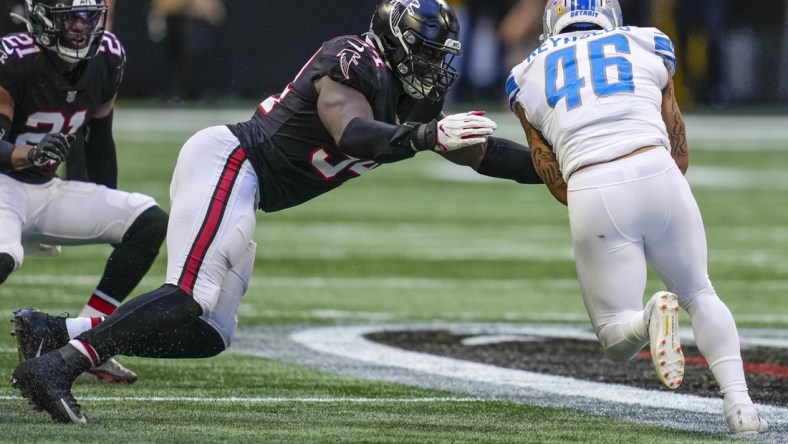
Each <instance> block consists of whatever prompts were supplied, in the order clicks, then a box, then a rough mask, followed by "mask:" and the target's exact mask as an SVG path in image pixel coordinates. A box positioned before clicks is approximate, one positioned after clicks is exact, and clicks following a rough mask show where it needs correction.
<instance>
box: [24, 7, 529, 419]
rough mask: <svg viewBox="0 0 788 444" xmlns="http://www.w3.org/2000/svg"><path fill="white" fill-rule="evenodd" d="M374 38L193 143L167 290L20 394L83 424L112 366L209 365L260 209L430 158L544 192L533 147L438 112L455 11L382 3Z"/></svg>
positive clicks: (325, 56)
mask: <svg viewBox="0 0 788 444" xmlns="http://www.w3.org/2000/svg"><path fill="white" fill-rule="evenodd" d="M370 28H371V29H370V32H369V33H367V34H366V35H364V36H361V37H358V36H342V37H338V38H335V39H333V40H330V41H328V42H326V43H324V44H323V45H322V47H321V48H320V49H319V50H318V51H317V53H315V55H314V56H313V57H312V58H311V59H310V60H309V61H307V63H306V64H305V65H304V67H303V68H302V69H301V71H300V72H299V73H298V75H297V76H296V77H295V79H294V80H293V81H292V82H291V83H290V84H288V85H287V87H286V88H285V89H284V91H282V93H281V94H279V95H276V96H273V97H270V98H268V99H266V100H264V101H263V102H262V103H260V104H259V106H258V107H257V110H256V111H255V113H254V115H253V116H252V118H251V119H250V120H248V121H246V122H242V123H238V124H233V125H224V126H216V127H212V128H207V129H205V130H202V131H200V132H198V133H197V134H195V135H194V136H193V137H192V138H191V139H189V140H188V141H187V142H186V144H185V145H184V146H183V148H182V150H181V152H180V155H179V158H178V163H177V165H176V167H175V172H174V175H173V179H172V185H171V188H170V191H171V196H172V208H171V216H170V227H169V230H168V236H167V249H168V268H167V280H166V283H165V284H164V285H163V286H162V287H160V288H159V289H157V290H155V291H152V292H149V293H147V294H144V295H142V296H139V297H136V298H134V299H131V300H130V301H129V302H127V303H125V304H123V305H121V306H120V307H119V308H118V310H117V311H115V313H114V314H113V315H111V316H110V317H108V318H107V319H106V320H105V321H104V322H103V323H101V324H99V325H98V326H97V327H95V328H93V329H91V330H88V331H86V332H84V333H83V334H81V335H79V336H78V337H77V338H76V339H74V340H72V341H70V342H69V344H68V345H66V346H64V347H61V348H59V349H57V350H54V351H52V352H50V353H47V354H45V355H43V356H41V357H40V358H36V359H32V360H28V361H25V362H23V363H22V364H20V365H19V367H17V369H16V370H15V371H14V375H13V378H12V382H13V384H14V386H15V387H17V388H18V389H20V390H21V392H22V395H23V396H25V397H26V398H29V399H30V400H31V401H32V402H33V403H34V404H35V405H37V406H38V407H40V408H43V409H44V410H46V411H47V412H48V413H49V414H50V415H51V416H52V418H53V419H55V420H56V421H63V422H71V421H73V422H86V421H87V418H86V417H85V416H84V415H83V414H82V413H81V411H80V408H79V405H78V404H77V403H76V401H75V399H74V398H73V396H72V394H71V386H72V383H73V381H74V380H75V379H76V377H77V376H78V375H79V374H80V373H82V372H83V371H85V370H87V369H89V368H91V367H93V366H95V365H99V364H101V363H102V362H103V361H104V360H105V359H106V357H107V356H114V355H118V354H119V355H129V356H146V357H158V358H204V357H209V356H214V355H216V354H218V353H220V352H222V351H223V350H225V349H226V348H227V347H228V346H229V345H230V340H231V338H232V335H233V332H234V330H235V327H236V324H237V311H238V306H239V304H240V302H241V298H242V297H243V295H244V293H245V291H246V288H247V286H248V282H249V279H250V277H251V273H252V266H253V262H254V256H255V243H254V242H253V240H252V239H253V235H254V229H255V209H256V208H260V209H261V210H263V211H266V212H271V211H278V210H282V209H285V208H289V207H292V206H295V205H299V204H301V203H303V202H306V201H308V200H310V199H312V198H314V197H316V196H318V195H320V194H322V193H325V192H327V191H330V190H332V189H334V188H336V187H338V186H340V185H341V184H342V183H344V182H345V181H347V180H350V179H353V178H356V177H358V176H360V175H362V174H364V173H365V172H366V171H369V170H370V169H373V168H376V167H378V166H380V165H381V164H385V163H391V162H397V161H400V160H404V159H408V158H411V157H413V156H414V155H416V154H417V153H418V152H420V151H436V152H438V153H440V154H442V155H444V156H445V157H447V158H449V159H450V160H452V161H455V162H457V163H460V164H463V165H469V166H471V167H472V168H474V169H475V170H477V171H478V172H479V173H482V174H486V175H489V176H494V177H503V178H508V179H513V180H516V181H518V182H521V183H541V179H539V177H538V176H537V175H536V174H535V171H534V168H533V164H532V163H531V160H530V153H529V152H528V150H527V149H526V148H525V147H523V146H521V145H517V144H516V143H514V142H511V141H508V140H503V139H499V138H495V137H489V135H490V134H491V133H492V131H493V130H494V129H495V123H494V122H492V121H491V120H489V119H487V118H485V117H483V116H482V115H481V113H478V112H469V113H462V114H455V115H451V116H448V117H446V116H444V115H443V114H442V113H441V110H442V107H443V98H444V95H445V94H446V92H447V90H448V89H449V87H450V86H451V84H452V82H453V81H454V80H455V78H456V76H457V75H456V72H455V71H454V69H453V68H452V67H451V61H452V59H453V58H454V56H456V55H459V53H460V43H459V27H458V24H457V19H456V17H455V15H454V13H453V12H452V10H451V9H450V8H449V6H448V5H447V4H446V2H445V0H383V1H381V2H380V3H379V4H378V6H377V8H376V11H375V14H374V16H373V19H372V23H371V27H370Z"/></svg>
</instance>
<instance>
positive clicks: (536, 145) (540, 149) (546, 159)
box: [516, 103, 567, 205]
mask: <svg viewBox="0 0 788 444" xmlns="http://www.w3.org/2000/svg"><path fill="white" fill-rule="evenodd" d="M516 110H517V117H518V118H519V119H520V124H521V125H522V126H523V131H525V137H526V138H527V139H528V146H529V147H530V149H531V159H533V166H534V168H535V169H536V173H537V174H538V175H539V177H541V178H542V180H543V181H544V183H545V185H547V189H548V190H550V193H552V195H553V197H555V198H556V200H558V201H559V202H561V203H562V204H564V205H566V203H567V200H566V182H564V177H563V175H561V169H560V168H559V166H558V159H556V157H555V152H553V147H552V146H550V143H548V142H547V140H545V138H544V136H543V135H542V133H541V132H539V130H537V129H536V128H534V127H533V126H531V123H530V122H528V119H527V118H526V117H525V109H523V106H522V105H520V104H519V103H518V104H517V105H516Z"/></svg>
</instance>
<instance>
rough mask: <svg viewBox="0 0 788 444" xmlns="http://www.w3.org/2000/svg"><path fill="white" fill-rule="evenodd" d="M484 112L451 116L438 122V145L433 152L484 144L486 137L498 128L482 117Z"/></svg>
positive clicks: (446, 151) (445, 151)
mask: <svg viewBox="0 0 788 444" xmlns="http://www.w3.org/2000/svg"><path fill="white" fill-rule="evenodd" d="M483 114H484V111H471V112H467V113H461V114H452V115H451V116H446V117H444V118H443V119H441V120H440V121H438V128H437V132H438V143H437V145H435V148H433V150H434V151H437V152H441V153H448V152H449V151H454V150H457V149H460V148H465V147H466V146H471V145H476V144H478V143H482V142H486V141H487V136H489V135H490V134H492V132H493V131H494V130H495V129H496V128H497V127H498V125H496V124H495V122H493V121H492V120H490V119H488V118H487V117H484V116H483Z"/></svg>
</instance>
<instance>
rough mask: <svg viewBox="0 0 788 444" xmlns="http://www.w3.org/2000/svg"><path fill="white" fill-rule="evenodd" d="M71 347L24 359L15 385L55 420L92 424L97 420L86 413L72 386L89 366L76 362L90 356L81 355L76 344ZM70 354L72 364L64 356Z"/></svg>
mask: <svg viewBox="0 0 788 444" xmlns="http://www.w3.org/2000/svg"><path fill="white" fill-rule="evenodd" d="M68 348H71V349H72V350H73V351H66V352H62V351H60V350H55V351H51V352H49V353H46V354H44V355H41V356H40V357H37V358H33V359H28V360H26V361H24V362H22V363H21V364H19V366H17V368H16V370H14V373H13V376H11V384H12V385H13V386H14V387H15V388H17V389H19V391H20V392H22V396H23V397H25V398H27V400H28V401H30V403H31V404H33V408H35V409H36V410H39V411H40V410H44V411H46V412H47V413H49V415H50V416H51V417H52V419H53V420H54V421H55V422H62V423H77V424H88V423H91V422H94V421H93V420H92V419H90V418H88V417H87V416H85V415H84V414H83V413H82V410H81V409H80V407H79V404H77V401H76V399H74V396H73V395H72V394H71V386H72V384H73V383H74V380H75V379H76V378H77V376H79V374H80V373H81V368H84V367H85V366H86V365H88V364H86V363H84V365H83V363H79V362H74V361H75V360H78V359H82V360H86V359H87V358H85V357H84V356H81V355H80V356H77V355H79V352H78V351H77V350H76V349H73V347H68ZM64 350H66V349H64ZM75 353H76V354H77V355H74V354H75ZM69 354H70V355H71V356H70V357H69V358H67V359H68V360H69V361H72V364H71V365H69V364H68V363H67V362H66V360H67V359H64V356H67V355H69ZM75 364H76V365H75Z"/></svg>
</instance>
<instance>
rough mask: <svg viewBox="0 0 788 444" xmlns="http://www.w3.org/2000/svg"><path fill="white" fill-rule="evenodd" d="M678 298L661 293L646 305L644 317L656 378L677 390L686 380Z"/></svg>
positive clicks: (670, 294) (667, 293)
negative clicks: (680, 335)
mask: <svg viewBox="0 0 788 444" xmlns="http://www.w3.org/2000/svg"><path fill="white" fill-rule="evenodd" d="M679 310H681V309H680V308H679V302H678V296H676V295H675V294H673V293H670V292H667V291H660V292H658V293H656V294H654V296H652V297H651V299H650V300H649V301H648V303H646V308H645V310H644V313H643V316H644V318H645V321H646V323H647V325H648V336H649V343H650V345H651V359H652V361H653V362H654V369H655V370H656V371H657V378H659V380H660V381H661V382H662V384H664V385H665V387H667V388H669V389H671V390H675V389H677V388H678V387H679V386H680V385H681V382H682V381H683V380H684V353H683V352H682V351H681V342H680V338H679Z"/></svg>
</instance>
